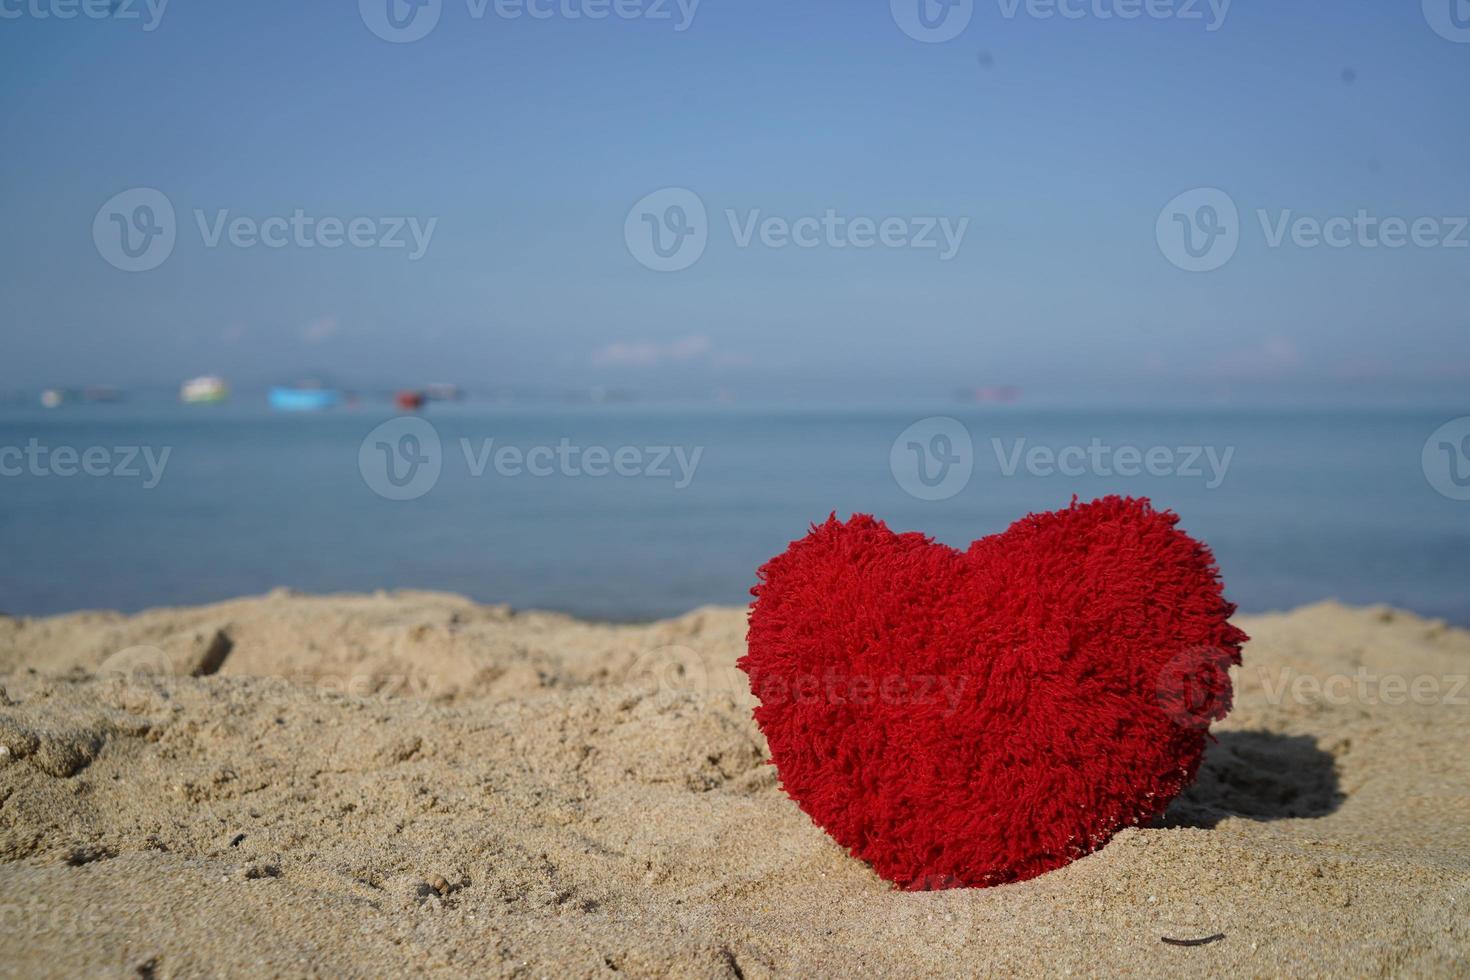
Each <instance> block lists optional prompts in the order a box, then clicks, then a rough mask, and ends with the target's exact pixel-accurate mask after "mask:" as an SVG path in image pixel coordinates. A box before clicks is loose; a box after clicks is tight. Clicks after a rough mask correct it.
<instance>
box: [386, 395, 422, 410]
mask: <svg viewBox="0 0 1470 980" xmlns="http://www.w3.org/2000/svg"><path fill="white" fill-rule="evenodd" d="M428 400H429V399H428V397H427V396H426V395H425V394H424V393H423V392H422V391H400V392H399V393H398V394H396V395H394V396H393V403H394V404H395V405H397V406H398V407H399V408H401V409H403V410H404V411H408V412H412V411H416V410H418V409H420V408H423V407H424V402H426V401H428Z"/></svg>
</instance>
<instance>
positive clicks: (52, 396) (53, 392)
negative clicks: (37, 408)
mask: <svg viewBox="0 0 1470 980" xmlns="http://www.w3.org/2000/svg"><path fill="white" fill-rule="evenodd" d="M65 401H66V392H64V391H62V390H61V389H60V388H47V389H46V390H45V391H43V392H41V404H42V405H43V406H44V407H46V408H59V407H60V406H61V404H62V403H63V402H65Z"/></svg>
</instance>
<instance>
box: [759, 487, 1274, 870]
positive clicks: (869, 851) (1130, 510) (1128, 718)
mask: <svg viewBox="0 0 1470 980" xmlns="http://www.w3.org/2000/svg"><path fill="white" fill-rule="evenodd" d="M1177 522H1178V517H1177V516H1176V515H1174V514H1172V513H1169V512H1159V511H1156V510H1154V509H1153V508H1152V506H1151V505H1150V504H1149V502H1148V501H1147V500H1135V499H1123V498H1119V497H1107V498H1105V499H1102V500H1096V501H1093V502H1092V503H1088V504H1079V503H1077V502H1076V500H1074V501H1073V502H1072V506H1071V507H1070V508H1068V509H1067V510H1062V511H1057V512H1055V513H1050V514H1033V515H1030V516H1028V517H1026V518H1024V519H1022V520H1020V521H1017V522H1016V523H1015V524H1013V525H1012V526H1011V527H1010V528H1009V529H1008V530H1007V531H1006V532H1005V533H1004V534H999V535H995V536H994V537H989V538H984V539H982V540H980V541H976V542H975V543H974V544H972V545H970V548H969V550H968V551H963V552H962V551H957V550H955V549H953V548H949V547H946V546H944V545H941V544H936V543H934V541H933V540H932V539H930V538H928V537H925V536H924V535H922V534H894V533H893V532H891V531H889V530H888V528H887V527H886V526H885V525H884V524H883V523H882V522H881V521H877V520H874V519H873V518H872V517H868V516H865V515H856V516H854V517H853V518H852V519H851V520H849V521H848V522H847V523H845V524H844V523H842V522H840V521H838V520H837V519H836V517H835V515H834V516H833V517H832V518H830V519H829V520H828V521H827V522H826V523H825V524H823V525H821V526H820V527H817V526H813V528H812V530H811V533H810V534H808V535H807V536H806V537H805V538H803V539H801V540H800V541H795V542H793V543H792V545H791V547H790V548H789V549H788V550H787V551H786V552H785V554H782V555H780V556H778V557H776V558H773V559H771V560H770V561H769V562H768V563H766V565H765V566H764V567H763V568H761V570H760V580H761V584H760V585H758V586H756V587H755V588H754V589H752V590H751V591H752V594H753V595H755V596H756V601H755V603H754V604H753V605H752V608H751V613H750V633H749V638H748V639H749V652H748V653H747V654H746V656H745V657H743V658H741V660H740V667H741V668H742V669H743V670H744V671H745V672H746V673H747V674H748V675H749V676H750V685H751V691H752V693H754V694H755V696H756V697H757V698H758V699H759V700H760V705H759V707H757V708H756V709H755V718H756V721H757V723H758V724H759V725H760V727H761V730H762V731H763V732H764V733H765V735H766V740H767V742H768V743H769V745H770V750H771V756H772V760H773V761H774V762H775V764H776V768H777V771H778V773H779V774H780V777H781V783H782V786H783V787H784V788H785V790H786V792H787V793H788V794H790V796H791V798H792V799H794V800H795V801H796V802H797V804H799V805H800V806H801V808H802V809H803V810H805V811H806V812H807V814H809V815H810V816H811V818H812V819H813V820H814V821H815V822H816V823H817V824H818V825H819V826H821V827H822V828H824V829H825V830H826V831H827V832H828V833H829V834H831V835H832V837H833V838H834V839H836V841H837V842H838V843H839V844H841V845H843V846H844V847H846V848H847V849H848V850H849V851H851V853H852V854H853V856H855V857H858V858H861V859H862V860H864V861H867V862H869V863H871V864H872V866H873V868H874V869H875V870H876V871H877V872H878V873H879V874H880V875H882V876H883V877H884V878H886V879H888V880H890V881H893V882H896V883H897V884H898V885H900V886H902V887H904V888H908V889H926V888H948V887H959V886H980V885H996V884H1001V883H1004V882H1011V881H1020V880H1022V879H1025V878H1030V877H1033V876H1035V875H1038V874H1041V873H1043V872H1045V871H1049V870H1051V869H1053V868H1057V867H1060V866H1061V865H1064V864H1066V863H1068V862H1069V861H1072V860H1074V859H1075V858H1078V857H1080V856H1082V855H1084V854H1087V853H1089V852H1091V851H1093V850H1095V849H1097V848H1099V847H1101V846H1102V845H1103V844H1105V843H1107V841H1108V840H1109V839H1110V838H1111V837H1112V836H1113V834H1115V833H1116V832H1117V831H1118V830H1120V829H1121V828H1123V827H1126V826H1129V825H1130V824H1137V823H1140V822H1143V821H1146V820H1149V819H1151V818H1153V817H1155V816H1157V815H1158V814H1160V813H1162V812H1163V811H1164V809H1165V807H1167V806H1168V804H1169V801H1170V800H1172V799H1173V798H1174V796H1175V795H1176V794H1177V793H1178V792H1179V791H1180V790H1181V789H1183V788H1184V787H1185V786H1186V785H1188V784H1189V783H1190V781H1192V780H1193V779H1194V776H1195V773H1196V771H1197V770H1198V768H1199V763H1200V758H1201V756H1202V755H1203V753H1204V748H1205V741H1206V738H1207V737H1208V727H1209V723H1210V721H1212V720H1216V719H1219V718H1222V717H1224V715H1225V714H1226V712H1228V711H1229V710H1230V697H1231V689H1230V678H1229V675H1228V673H1226V671H1227V670H1228V668H1229V666H1230V665H1232V664H1238V663H1239V662H1240V646H1241V644H1242V643H1243V642H1244V641H1245V640H1246V639H1247V637H1246V635H1245V634H1244V633H1242V632H1241V631H1240V630H1238V629H1236V628H1235V627H1233V626H1231V625H1230V624H1229V622H1228V619H1229V617H1230V615H1231V613H1233V612H1234V611H1235V607H1234V606H1233V605H1231V604H1230V603H1228V602H1226V601H1225V599H1224V598H1223V596H1222V594H1221V584H1220V580H1219V573H1218V570H1217V568H1216V566H1215V563H1214V559H1213V557H1212V556H1211V554H1210V551H1209V549H1208V548H1206V547H1205V546H1204V545H1203V544H1200V543H1199V542H1198V541H1195V540H1194V539H1193V538H1191V537H1189V536H1188V535H1186V534H1185V533H1183V532H1182V531H1179V530H1178V529H1176V527H1175V524H1176V523H1177Z"/></svg>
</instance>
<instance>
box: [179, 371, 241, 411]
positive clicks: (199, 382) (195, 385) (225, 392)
mask: <svg viewBox="0 0 1470 980" xmlns="http://www.w3.org/2000/svg"><path fill="white" fill-rule="evenodd" d="M229 397H230V386H229V385H227V384H225V381H224V379H223V378H220V377H217V376H216V375H213V374H205V375H201V376H200V377H197V378H190V379H189V380H188V381H185V382H184V383H183V385H182V386H181V387H180V388H179V401H181V402H184V403H186V404H189V405H212V404H214V403H216V402H222V401H224V400H225V399H226V398H229Z"/></svg>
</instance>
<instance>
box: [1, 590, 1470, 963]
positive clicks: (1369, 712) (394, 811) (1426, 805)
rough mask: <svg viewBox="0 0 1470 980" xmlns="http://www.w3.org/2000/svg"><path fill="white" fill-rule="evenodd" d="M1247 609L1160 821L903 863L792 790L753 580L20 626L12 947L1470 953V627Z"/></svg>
mask: <svg viewBox="0 0 1470 980" xmlns="http://www.w3.org/2000/svg"><path fill="white" fill-rule="evenodd" d="M1238 622H1239V623H1240V625H1241V626H1242V627H1243V628H1244V629H1245V630H1246V631H1247V632H1249V633H1250V634H1251V635H1252V636H1253V637H1254V640H1253V642H1251V643H1250V644H1249V645H1248V646H1247V647H1246V651H1245V657H1246V662H1245V666H1244V667H1243V668H1241V669H1240V670H1239V671H1238V672H1237V685H1238V698H1237V704H1236V707H1235V710H1234V712H1233V713H1232V714H1231V716H1230V717H1229V719H1228V720H1227V721H1226V722H1225V723H1223V724H1221V725H1219V726H1217V727H1216V733H1217V734H1218V737H1219V741H1218V743H1217V744H1215V745H1214V746H1213V747H1212V749H1211V751H1210V754H1209V756H1208V758H1207V761H1206V764H1205V768H1204V770H1203V772H1202V774H1201V778H1200V779H1199V781H1198V782H1197V783H1196V785H1195V786H1194V787H1193V788H1192V789H1191V790H1190V791H1189V792H1188V793H1187V794H1186V795H1185V796H1184V797H1182V798H1181V799H1180V800H1178V801H1177V802H1176V803H1175V805H1174V806H1173V808H1172V809H1171V810H1170V812H1169V814H1168V816H1167V817H1166V818H1165V819H1164V820H1163V821H1161V823H1160V825H1159V826H1155V827H1150V828H1147V829H1130V830H1127V831H1125V832H1123V833H1121V834H1119V835H1118V836H1117V838H1115V839H1114V840H1113V842H1112V843H1111V844H1109V845H1108V846H1106V847H1104V848H1103V849H1102V850H1100V851H1099V852H1097V853H1096V854H1093V855H1091V856H1089V857H1087V858H1084V859H1083V860H1080V861H1077V862H1075V863H1074V864H1072V865H1070V866H1068V867H1066V868H1063V869H1061V870H1059V871H1055V872H1053V873H1050V874H1047V875H1044V876H1042V877H1040V878H1037V879H1034V880H1032V881H1027V882H1024V883H1021V884H1016V885H1009V886H1005V887H1000V888H993V889H970V890H952V891H939V892H928V893H917V894H916V893H903V892H897V891H894V890H893V889H892V888H891V887H890V886H888V885H887V884H886V883H885V882H883V881H882V880H880V879H879V878H877V877H876V876H875V875H874V874H873V873H872V872H871V870H869V869H868V868H867V867H866V866H864V865H863V864H861V863H859V862H857V861H854V860H852V859H851V858H849V857H847V856H846V855H845V854H844V853H843V851H842V850H841V849H840V848H838V847H837V846H836V845H835V844H834V843H833V842H832V841H831V840H830V839H829V838H828V837H827V836H826V835H825V834H823V833H822V831H821V830H819V829H818V828H816V827H814V826H813V825H812V824H811V822H810V821H809V820H808V819H807V818H806V817H805V816H804V815H803V814H802V813H801V812H800V811H799V810H798V809H797V807H796V805H795V804H794V803H792V802H791V801H790V800H789V799H787V798H786V797H785V795H784V794H783V793H782V792H781V790H780V789H779V787H778V786H777V783H776V774H775V771H774V769H773V768H772V767H771V766H770V765H767V764H765V763H766V753H765V745H764V741H763V739H762V738H761V735H760V733H759V731H758V730H757V729H756V728H755V726H754V724H753V723H752V721H751V720H750V709H751V701H750V698H749V696H748V694H746V693H745V687H744V677H743V675H741V674H740V673H739V672H738V671H736V670H735V669H734V661H735V659H736V658H737V657H738V656H740V654H741V653H742V652H743V646H744V631H745V614H744V611H743V610H740V609H701V610H698V611H695V612H692V613H690V614H688V615H686V616H683V617H680V618H678V619H675V620H670V621H667V622H661V623H655V624H650V625H643V626H614V625H599V624H591V623H583V622H578V621H575V620H573V619H569V618H566V617H563V616H559V615H553V614H545V613H512V612H511V611H510V610H508V609H506V608H503V607H494V606H482V605H476V604H474V603H472V602H470V601H468V600H465V599H461V598H458V597H454V596H447V595H438V594H428V593H412V592H404V593H393V594H378V595H372V596H330V597H319V598H314V597H304V596H296V595H292V594H289V593H285V592H277V593H272V594H271V595H268V596H265V597H260V598H251V599H243V600H239V601H234V602H228V603H223V604H219V605H214V606H208V607H203V608H197V609H171V610H157V611H151V612H146V613H142V614H140V615H137V616H122V615H117V614H111V613H79V614H74V615H68V616H61V617H55V618H48V619H30V620H27V619H5V618H0V685H3V691H4V693H3V697H0V746H3V748H0V973H5V974H8V975H22V976H30V975H34V976H40V975H49V976H82V975H99V974H100V975H112V976H155V977H163V976H194V975H201V974H209V975H246V974H254V975H265V974H270V975H303V974H315V975H322V976H370V975H371V976H376V975H383V974H399V973H408V972H434V971H442V972H446V973H447V972H450V971H453V972H454V973H469V974H472V975H473V974H486V975H492V976H500V975H526V976H563V975H565V976H611V975H613V974H622V975H627V976H649V975H671V976H698V977H706V976H709V977H746V978H755V977H765V976H776V975H782V976H790V975H800V976H816V975H822V976H827V975H832V976H843V975H871V976H885V975H895V976H933V975H956V976H970V975H977V974H982V975H983V974H1007V975H1009V974H1023V975H1052V976H1065V975H1068V974H1075V975H1099V974H1114V973H1121V972H1125V971H1126V972H1128V973H1143V972H1146V973H1149V974H1152V975H1173V974H1180V975H1186V976H1209V977H1218V976H1222V975H1236V974H1239V975H1249V976H1276V975H1281V974H1309V975H1318V976H1327V975H1333V976H1336V975H1350V976H1379V975H1389V974H1393V975H1401V974H1408V975H1420V976H1423V975H1443V976H1456V975H1458V976H1462V977H1463V976H1470V757H1467V750H1470V707H1467V703H1470V689H1467V688H1466V686H1465V677H1466V674H1467V673H1470V632H1466V631H1463V630H1458V629H1453V628H1449V627H1446V626H1445V625H1444V624H1442V623H1438V622H1433V621H1428V620H1424V619H1420V618H1417V617H1415V616H1412V615H1408V614H1405V613H1398V612H1394V611H1392V610H1389V609H1387V608H1368V609H1349V608H1345V607H1342V606H1338V605H1335V604H1321V605H1315V606H1311V607H1307V608H1304V609H1299V610H1297V611H1295V612H1291V613H1288V614H1275V615H1264V616H1241V617H1239V618H1238ZM1324 685H1325V686H1324ZM1220 934H1223V936H1224V938H1223V939H1219V940H1216V941H1214V942H1211V943H1209V944H1207V945H1202V946H1194V947H1186V946H1175V945H1170V944H1167V943H1164V942H1162V941H1161V940H1162V937H1171V938H1178V939H1197V938H1204V937H1210V936H1215V935H1220Z"/></svg>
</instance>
